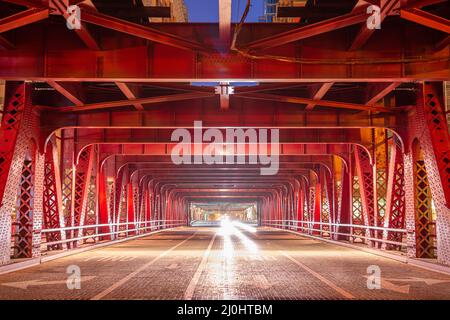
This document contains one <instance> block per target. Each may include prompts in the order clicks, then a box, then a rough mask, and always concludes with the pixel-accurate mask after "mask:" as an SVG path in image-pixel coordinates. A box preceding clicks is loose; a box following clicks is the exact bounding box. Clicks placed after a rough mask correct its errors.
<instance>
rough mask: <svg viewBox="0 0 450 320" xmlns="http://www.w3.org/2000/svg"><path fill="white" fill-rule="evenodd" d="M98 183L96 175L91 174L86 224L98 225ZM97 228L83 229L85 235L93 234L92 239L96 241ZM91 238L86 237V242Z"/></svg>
mask: <svg viewBox="0 0 450 320" xmlns="http://www.w3.org/2000/svg"><path fill="white" fill-rule="evenodd" d="M96 212H97V210H96V185H95V176H94V175H91V178H90V182H89V189H88V194H87V207H86V216H85V220H84V225H85V226H89V225H96V224H97V214H96ZM95 234H96V228H95V227H93V228H86V229H83V235H84V236H92V239H94V241H95ZM89 239H90V238H86V239H84V242H87V241H88V240H89Z"/></svg>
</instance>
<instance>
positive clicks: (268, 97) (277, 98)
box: [238, 93, 394, 112]
mask: <svg viewBox="0 0 450 320" xmlns="http://www.w3.org/2000/svg"><path fill="white" fill-rule="evenodd" d="M238 96H239V97H244V98H250V99H258V100H269V101H279V102H287V103H298V104H306V105H309V104H315V105H319V106H323V107H330V108H338V109H349V110H362V111H373V112H393V111H394V110H393V109H390V108H385V107H375V106H368V105H362V104H356V103H348V102H339V101H328V100H314V99H309V98H299V97H288V96H280V95H275V94H265V93H253V94H239V95H238Z"/></svg>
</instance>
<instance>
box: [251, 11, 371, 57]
mask: <svg viewBox="0 0 450 320" xmlns="http://www.w3.org/2000/svg"><path fill="white" fill-rule="evenodd" d="M367 17H368V14H367V13H366V12H358V13H349V14H346V15H342V16H339V17H336V18H332V19H327V20H324V21H320V22H317V23H313V24H310V25H307V26H304V27H300V28H296V29H293V30H290V31H287V32H283V33H281V34H277V35H274V36H270V37H267V38H263V39H261V40H256V41H253V42H251V43H249V44H248V45H246V46H245V48H244V49H245V50H247V49H249V50H264V49H270V48H273V47H277V46H281V45H284V44H287V43H291V42H294V41H298V40H302V39H305V38H309V37H313V36H317V35H319V34H322V33H325V32H330V31H333V30H336V29H340V28H345V27H348V26H352V25H355V24H358V23H362V22H364V21H366V20H367Z"/></svg>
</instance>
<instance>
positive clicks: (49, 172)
mask: <svg viewBox="0 0 450 320" xmlns="http://www.w3.org/2000/svg"><path fill="white" fill-rule="evenodd" d="M43 210H44V228H45V229H56V228H59V227H60V225H61V224H60V221H59V207H58V194H57V191H56V177H55V166H54V163H53V154H52V149H51V145H49V147H48V148H47V152H46V154H45V163H44V193H43ZM45 237H46V241H47V242H55V241H60V240H61V233H60V232H47V233H46V234H45ZM47 248H48V250H60V249H62V244H55V245H50V246H47Z"/></svg>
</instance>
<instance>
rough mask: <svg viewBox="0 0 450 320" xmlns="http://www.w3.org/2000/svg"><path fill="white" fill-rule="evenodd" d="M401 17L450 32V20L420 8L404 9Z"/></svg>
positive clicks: (401, 11)
mask: <svg viewBox="0 0 450 320" xmlns="http://www.w3.org/2000/svg"><path fill="white" fill-rule="evenodd" d="M400 17H402V18H403V19H405V20H409V21H412V22H415V23H418V24H421V25H424V26H426V27H429V28H432V29H436V30H440V31H442V32H445V33H447V34H450V20H447V19H445V18H442V17H439V16H436V15H434V14H431V13H429V12H425V11H423V10H420V9H402V10H400Z"/></svg>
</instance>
